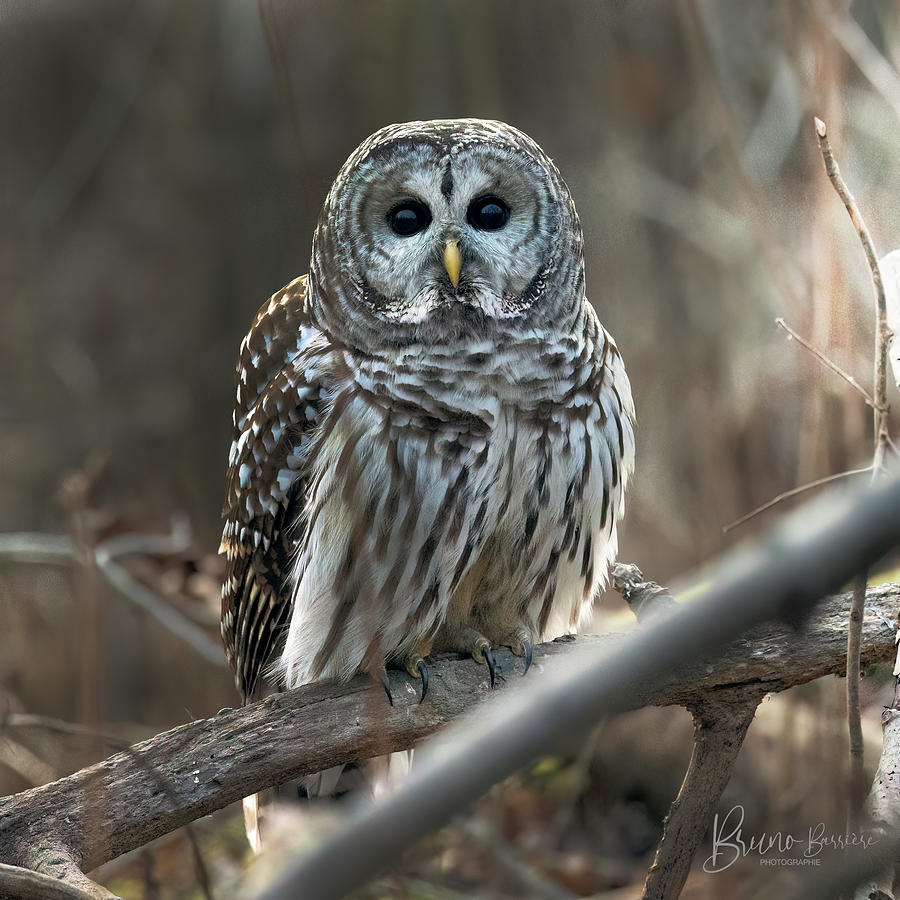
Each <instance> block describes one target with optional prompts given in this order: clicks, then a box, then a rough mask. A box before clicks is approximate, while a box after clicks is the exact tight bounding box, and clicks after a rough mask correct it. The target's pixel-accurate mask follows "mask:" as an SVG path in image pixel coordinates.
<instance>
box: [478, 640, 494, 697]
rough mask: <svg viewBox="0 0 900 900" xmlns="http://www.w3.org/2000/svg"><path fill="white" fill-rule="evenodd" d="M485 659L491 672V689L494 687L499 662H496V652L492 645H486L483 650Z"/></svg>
mask: <svg viewBox="0 0 900 900" xmlns="http://www.w3.org/2000/svg"><path fill="white" fill-rule="evenodd" d="M481 654H482V656H484V661H485V662H486V663H487V667H488V671H489V672H490V673H491V690H493V689H494V680H495V678H496V677H497V664H496V663H495V662H494V654H493V652H492V651H491V648H490V647H484V648H482V651H481Z"/></svg>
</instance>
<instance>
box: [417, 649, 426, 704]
mask: <svg viewBox="0 0 900 900" xmlns="http://www.w3.org/2000/svg"><path fill="white" fill-rule="evenodd" d="M416 669H417V670H418V672H419V677H420V678H421V679H422V696H421V697H419V703H420V704H421V703H422V701H423V700H424V699H425V695H426V694H427V693H428V666H426V665H425V660H424V659H420V660H419V661H418V662H417V663H416Z"/></svg>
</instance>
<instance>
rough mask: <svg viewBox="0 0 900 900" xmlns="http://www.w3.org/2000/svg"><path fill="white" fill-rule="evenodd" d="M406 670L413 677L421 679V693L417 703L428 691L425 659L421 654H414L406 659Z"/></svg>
mask: <svg viewBox="0 0 900 900" xmlns="http://www.w3.org/2000/svg"><path fill="white" fill-rule="evenodd" d="M406 671H407V672H409V674H410V675H412V677H413V678H421V679H422V695H421V696H420V697H419V703H421V702H422V701H423V700H424V699H425V695H426V694H427V693H428V666H426V665H425V660H424V659H423V658H422V657H421V656H418V655H416V654H414V655H413V656H411V657H409V658H408V659H407V660H406Z"/></svg>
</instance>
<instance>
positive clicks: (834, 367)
mask: <svg viewBox="0 0 900 900" xmlns="http://www.w3.org/2000/svg"><path fill="white" fill-rule="evenodd" d="M775 324H776V325H777V326H778V327H779V328H783V329H784V330H785V331H786V332H787V333H788V335H789V340H791V339H792V340H795V341H796V342H797V343H798V344H799V345H800V346H801V347H803V349H804V350H808V351H809V352H810V353H812V355H813V356H814V357H815V358H816V359H817V360H819V362H820V363H822V365H823V366H825V368H827V369H831V371H832V372H834V373H835V374H836V375H839V376H840V377H841V378H843V379H844V381H846V382H847V384H849V385H850V387H852V388H853V389H854V390H855V391H856V392H857V393H858V394H859V395H860V396H861V397H862V398H863V400H865V401H866V403H867V404H868V405H869V406H871V407H872V409H875V401H874V400H873V399H872V395H871V394H870V393H869V392H868V391H867V390H866V389H865V388H864V387H863V386H862V385H861V384H860V383H859V382H858V381H857V380H856V379H855V378H854V377H853V376H852V375H851V374H850V373H849V372H845V371H844V370H843V369H842V368H841V367H840V366H839V365H838V364H837V363H836V362H835V361H834V360H833V359H831V358H830V357H828V356H826V355H825V354H824V353H823V352H822V351H821V350H818V349H816V348H815V347H813V345H812V344H810V343H809V341H807V340H806V339H805V338H802V337H800V335H799V334H797V332H796V331H794V329H793V328H791V326H790V325H788V323H787V322H785V321H784V319H783V318H781V316H778V318H776V319H775Z"/></svg>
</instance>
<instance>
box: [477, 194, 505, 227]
mask: <svg viewBox="0 0 900 900" xmlns="http://www.w3.org/2000/svg"><path fill="white" fill-rule="evenodd" d="M468 217H469V222H470V223H471V224H472V225H474V226H475V227H476V228H481V229H482V230H483V231H496V230H497V229H498V228H502V227H503V226H504V225H505V224H506V223H507V222H508V221H509V207H508V206H507V205H506V204H505V203H504V202H503V201H502V200H501V199H500V198H499V197H479V198H478V199H477V200H473V201H472V204H471V206H470V207H469V213H468Z"/></svg>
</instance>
